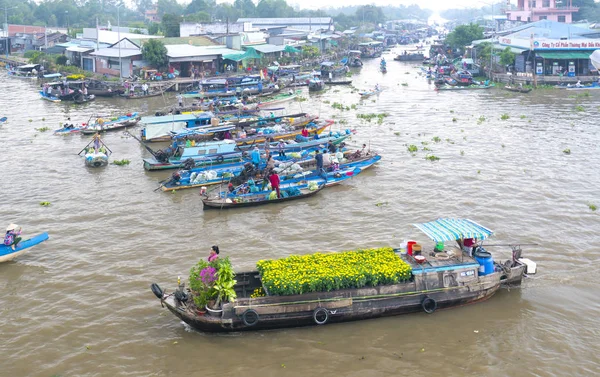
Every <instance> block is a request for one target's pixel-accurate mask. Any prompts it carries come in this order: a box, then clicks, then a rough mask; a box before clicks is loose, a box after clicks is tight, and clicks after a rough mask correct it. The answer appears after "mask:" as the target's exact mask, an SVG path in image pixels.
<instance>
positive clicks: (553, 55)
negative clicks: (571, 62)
mask: <svg viewBox="0 0 600 377" xmlns="http://www.w3.org/2000/svg"><path fill="white" fill-rule="evenodd" d="M536 55H538V56H541V57H542V58H544V59H565V60H568V59H589V58H590V52H589V51H554V52H537V51H536Z"/></svg>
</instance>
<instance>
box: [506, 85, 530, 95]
mask: <svg viewBox="0 0 600 377" xmlns="http://www.w3.org/2000/svg"><path fill="white" fill-rule="evenodd" d="M503 89H504V90H508V91H509V92H516V93H529V92H531V88H517V87H512V86H508V85H507V86H505V87H504V88H503Z"/></svg>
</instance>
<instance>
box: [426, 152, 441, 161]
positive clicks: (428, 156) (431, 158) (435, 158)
mask: <svg viewBox="0 0 600 377" xmlns="http://www.w3.org/2000/svg"><path fill="white" fill-rule="evenodd" d="M425 159H426V160H429V161H438V160H439V159H440V158H439V157H438V156H435V155H432V154H428V155H427V156H425Z"/></svg>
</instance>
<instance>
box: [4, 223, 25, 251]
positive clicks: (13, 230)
mask: <svg viewBox="0 0 600 377" xmlns="http://www.w3.org/2000/svg"><path fill="white" fill-rule="evenodd" d="M20 234H21V227H20V226H18V225H17V224H10V225H9V226H8V227H7V228H6V234H5V235H4V245H5V246H10V247H11V248H12V249H13V250H15V248H16V246H17V245H18V244H19V242H21V237H19V235H20Z"/></svg>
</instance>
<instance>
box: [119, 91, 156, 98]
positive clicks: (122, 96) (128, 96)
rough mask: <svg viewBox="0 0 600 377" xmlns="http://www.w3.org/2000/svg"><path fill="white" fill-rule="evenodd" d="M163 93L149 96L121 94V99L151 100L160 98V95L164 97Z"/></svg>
mask: <svg viewBox="0 0 600 377" xmlns="http://www.w3.org/2000/svg"><path fill="white" fill-rule="evenodd" d="M162 94H163V92H162V91H160V92H154V93H149V94H135V95H133V96H132V95H127V94H120V96H121V98H125V99H144V98H150V97H158V96H160V95H162Z"/></svg>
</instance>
